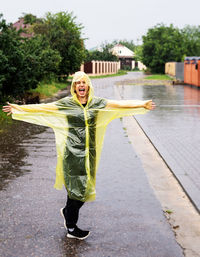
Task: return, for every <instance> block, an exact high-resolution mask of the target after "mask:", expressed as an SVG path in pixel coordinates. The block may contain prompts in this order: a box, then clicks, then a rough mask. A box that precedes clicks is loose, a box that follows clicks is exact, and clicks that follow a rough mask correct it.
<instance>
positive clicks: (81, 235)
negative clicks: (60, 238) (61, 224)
mask: <svg viewBox="0 0 200 257" xmlns="http://www.w3.org/2000/svg"><path fill="white" fill-rule="evenodd" d="M70 230H71V229H68V234H67V237H69V238H77V239H79V240H83V239H86V238H87V237H88V236H89V234H90V232H89V231H84V230H81V229H80V228H78V227H77V226H76V227H75V228H74V229H73V231H70Z"/></svg>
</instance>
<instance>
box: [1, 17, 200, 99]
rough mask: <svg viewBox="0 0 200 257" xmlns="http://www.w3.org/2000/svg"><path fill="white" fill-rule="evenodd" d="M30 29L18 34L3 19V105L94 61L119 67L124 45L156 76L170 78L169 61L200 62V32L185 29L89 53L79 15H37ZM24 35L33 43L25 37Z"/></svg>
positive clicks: (27, 20) (161, 30)
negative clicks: (189, 58)
mask: <svg viewBox="0 0 200 257" xmlns="http://www.w3.org/2000/svg"><path fill="white" fill-rule="evenodd" d="M23 19H24V24H27V25H28V26H27V29H25V30H24V31H23V30H18V31H17V30H16V29H15V28H13V26H12V24H7V23H6V21H5V19H3V15H0V101H1V102H2V101H3V100H4V99H8V97H9V96H10V97H16V96H19V95H21V94H23V93H24V92H25V91H27V90H29V89H31V88H36V87H37V85H38V83H39V82H41V81H43V80H47V81H48V80H55V79H56V80H63V79H65V78H67V77H68V75H69V74H72V73H74V72H75V71H77V70H79V68H80V66H81V64H82V63H83V62H87V61H91V60H104V61H117V60H118V58H117V57H116V56H114V55H112V52H111V49H112V47H113V46H114V45H115V44H117V43H120V44H123V45H125V46H126V47H128V48H129V49H130V50H132V51H133V52H134V53H135V57H134V58H135V60H136V61H142V62H143V63H144V64H145V65H146V66H147V67H148V69H149V70H150V71H151V72H153V73H164V66H165V63H166V62H168V61H177V62H180V61H183V60H184V57H185V56H200V26H189V25H187V26H185V27H184V28H183V29H179V28H176V27H174V26H173V25H172V24H171V25H170V26H166V25H164V24H158V25H156V26H154V27H153V28H150V29H149V30H148V31H147V34H146V35H144V36H143V37H142V41H143V43H142V44H140V45H136V44H134V42H133V40H130V41H128V40H114V41H113V42H112V43H107V42H106V43H103V44H102V45H101V50H93V51H89V50H87V49H86V48H85V39H84V38H83V37H82V34H81V33H82V29H83V26H82V24H77V23H76V17H74V16H73V13H68V12H59V13H56V14H52V13H47V14H46V16H45V17H44V18H37V17H36V16H34V15H32V14H25V15H24V16H23ZM22 32H25V33H27V35H33V36H30V37H29V36H28V37H22Z"/></svg>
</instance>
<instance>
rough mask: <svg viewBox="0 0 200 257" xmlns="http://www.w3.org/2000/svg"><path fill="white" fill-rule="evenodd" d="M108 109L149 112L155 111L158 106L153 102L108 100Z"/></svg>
mask: <svg viewBox="0 0 200 257" xmlns="http://www.w3.org/2000/svg"><path fill="white" fill-rule="evenodd" d="M106 107H107V108H145V109H147V110H153V109H154V108H155V107H156V105H155V103H154V102H153V101H152V100H148V101H138V100H120V101H115V100H108V102H107V105H106Z"/></svg>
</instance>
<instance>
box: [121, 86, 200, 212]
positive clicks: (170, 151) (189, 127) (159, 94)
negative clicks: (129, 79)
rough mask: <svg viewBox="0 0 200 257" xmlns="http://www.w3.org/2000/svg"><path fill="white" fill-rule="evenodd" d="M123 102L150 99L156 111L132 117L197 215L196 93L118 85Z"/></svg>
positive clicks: (199, 93)
mask: <svg viewBox="0 0 200 257" xmlns="http://www.w3.org/2000/svg"><path fill="white" fill-rule="evenodd" d="M119 88H120V93H121V96H122V97H123V98H124V99H126V98H127V99H128V98H130V97H131V98H133V97H135V98H140V99H141V98H143V99H154V101H155V102H156V104H157V108H156V109H155V110H154V111H153V112H150V113H149V114H148V115H138V116H135V117H136V120H137V121H138V122H139V124H140V126H141V127H142V129H143V130H144V132H145V133H146V135H147V136H148V137H149V138H150V140H151V142H152V143H153V145H154V146H155V147H156V149H157V150H158V152H159V153H160V154H161V156H162V157H163V159H164V160H165V161H166V163H167V165H168V166H169V167H170V169H171V170H172V171H173V173H174V175H175V176H176V178H177V179H178V181H179V182H180V184H181V185H182V187H183V188H184V190H185V191H186V193H187V195H188V196H189V197H190V199H191V200H192V202H193V204H194V205H195V206H196V208H197V210H198V211H199V212H200V197H199V196H200V157H199V152H200V134H199V131H200V90H199V89H198V88H196V87H191V86H189V85H184V86H183V85H175V86H162V85H161V86H131V85H129V86H120V87H119Z"/></svg>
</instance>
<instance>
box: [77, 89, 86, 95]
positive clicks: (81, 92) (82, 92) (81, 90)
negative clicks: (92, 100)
mask: <svg viewBox="0 0 200 257" xmlns="http://www.w3.org/2000/svg"><path fill="white" fill-rule="evenodd" d="M78 92H79V95H81V96H84V95H85V88H79V89H78Z"/></svg>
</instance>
